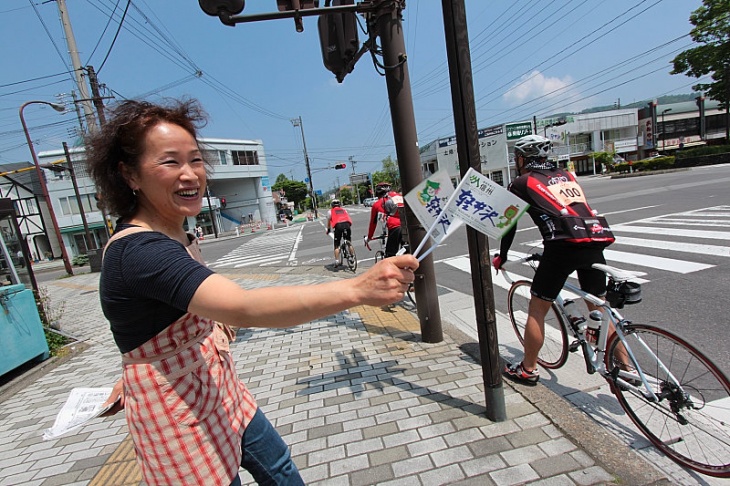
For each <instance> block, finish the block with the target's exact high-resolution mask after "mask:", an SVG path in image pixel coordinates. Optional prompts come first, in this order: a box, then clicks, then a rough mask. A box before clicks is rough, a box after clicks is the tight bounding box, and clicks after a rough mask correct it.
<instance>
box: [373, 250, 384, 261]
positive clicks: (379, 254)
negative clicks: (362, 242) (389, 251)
mask: <svg viewBox="0 0 730 486" xmlns="http://www.w3.org/2000/svg"><path fill="white" fill-rule="evenodd" d="M383 258H385V253H383V252H382V251H380V250H378V251H376V252H375V263H378V262H379V261H380V260H382V259H383Z"/></svg>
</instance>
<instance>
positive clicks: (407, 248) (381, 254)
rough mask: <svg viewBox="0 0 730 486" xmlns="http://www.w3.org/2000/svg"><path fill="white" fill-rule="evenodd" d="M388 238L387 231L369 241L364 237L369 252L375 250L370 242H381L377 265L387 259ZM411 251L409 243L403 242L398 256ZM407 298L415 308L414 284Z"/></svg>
mask: <svg viewBox="0 0 730 486" xmlns="http://www.w3.org/2000/svg"><path fill="white" fill-rule="evenodd" d="M387 238H388V233H387V232H386V231H383V232H382V233H381V234H380V235H379V236H376V237H374V238H372V239H368V237H367V236H363V237H362V241H363V243H364V244H365V248H367V249H368V251H372V250H373V249H372V248H370V242H371V241H375V240H378V241H380V248H379V249H378V250H376V251H375V263H378V262H379V261H380V260H382V259H384V258H385V240H386V239H387ZM409 251H410V246H409V245H408V243H407V242H405V241H401V243H400V247H399V248H398V254H399V255H402V254H404V253H408V252H409ZM406 296H407V297H408V300H410V301H411V304H413V306H414V307H415V305H416V299H415V298H414V297H413V284H410V285H409V286H408V289H407V290H406Z"/></svg>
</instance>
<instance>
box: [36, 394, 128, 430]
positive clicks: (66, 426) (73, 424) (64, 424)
mask: <svg viewBox="0 0 730 486" xmlns="http://www.w3.org/2000/svg"><path fill="white" fill-rule="evenodd" d="M111 392H112V388H74V389H73V390H71V393H70V394H69V396H68V399H67V400H66V403H65V404H64V405H63V407H62V408H61V410H60V411H59V412H58V415H57V416H56V422H55V423H54V424H53V427H51V428H50V429H46V430H45V431H44V432H43V440H50V439H55V438H56V437H59V436H61V435H63V434H66V433H68V432H72V431H74V430H77V429H78V428H79V427H81V426H82V425H84V424H85V423H86V422H88V421H89V420H91V419H92V418H95V417H98V416H100V415H101V414H103V413H104V412H106V411H108V410H109V409H111V408H112V407H113V406H114V403H112V404H109V405H107V406H106V407H102V404H103V403H104V402H105V401H106V399H107V398H108V397H109V395H110V394H111Z"/></svg>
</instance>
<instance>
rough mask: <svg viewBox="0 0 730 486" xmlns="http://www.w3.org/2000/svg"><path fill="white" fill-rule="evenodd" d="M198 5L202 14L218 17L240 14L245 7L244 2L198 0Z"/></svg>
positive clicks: (234, 0)
mask: <svg viewBox="0 0 730 486" xmlns="http://www.w3.org/2000/svg"><path fill="white" fill-rule="evenodd" d="M198 4H199V5H200V8H201V9H202V10H203V12H205V13H207V14H208V15H211V16H213V17H218V16H219V15H220V14H221V13H228V14H230V15H237V14H240V13H241V12H242V11H243V9H244V7H245V6H246V0H198Z"/></svg>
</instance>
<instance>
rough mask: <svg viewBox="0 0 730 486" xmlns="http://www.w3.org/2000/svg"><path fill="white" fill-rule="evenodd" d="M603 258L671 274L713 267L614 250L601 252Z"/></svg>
mask: <svg viewBox="0 0 730 486" xmlns="http://www.w3.org/2000/svg"><path fill="white" fill-rule="evenodd" d="M603 256H604V257H606V260H607V261H612V262H619V263H629V264H632V265H639V266H642V267H649V268H656V269H658V270H665V271H667V272H673V273H681V274H685V273H692V272H698V271H700V270H706V269H708V268H712V267H714V265H706V264H704V263H696V262H688V261H684V260H676V259H674V258H664V257H658V256H651V255H645V254H638V253H627V252H624V251H616V250H609V249H605V250H603Z"/></svg>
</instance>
